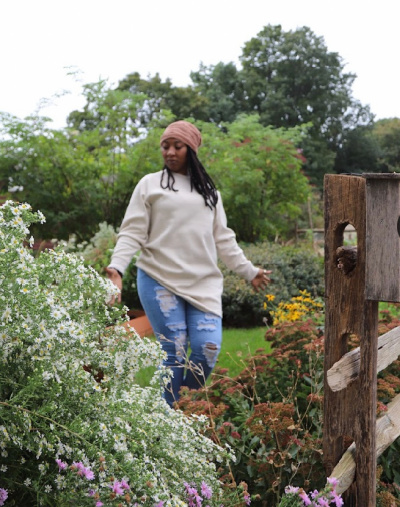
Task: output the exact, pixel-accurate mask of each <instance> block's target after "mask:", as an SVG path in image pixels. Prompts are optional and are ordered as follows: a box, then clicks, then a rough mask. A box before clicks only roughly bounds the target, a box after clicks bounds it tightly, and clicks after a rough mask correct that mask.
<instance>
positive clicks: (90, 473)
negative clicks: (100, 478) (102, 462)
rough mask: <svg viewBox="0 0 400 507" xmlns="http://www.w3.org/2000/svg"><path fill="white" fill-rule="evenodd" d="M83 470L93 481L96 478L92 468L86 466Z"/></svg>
mask: <svg viewBox="0 0 400 507" xmlns="http://www.w3.org/2000/svg"><path fill="white" fill-rule="evenodd" d="M82 472H83V476H84V477H85V479H87V480H88V481H92V480H93V479H94V473H93V472H92V470H90V468H84V469H83V470H82Z"/></svg>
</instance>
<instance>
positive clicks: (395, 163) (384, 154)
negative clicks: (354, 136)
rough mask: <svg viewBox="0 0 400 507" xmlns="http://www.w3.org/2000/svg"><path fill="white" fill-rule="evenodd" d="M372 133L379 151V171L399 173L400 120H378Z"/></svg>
mask: <svg viewBox="0 0 400 507" xmlns="http://www.w3.org/2000/svg"><path fill="white" fill-rule="evenodd" d="M372 132H373V136H374V138H375V139H376V141H377V143H378V145H379V147H380V150H381V151H380V156H379V165H380V169H381V171H382V172H400V118H388V119H384V120H379V121H377V122H376V123H375V125H374V128H373V131H372Z"/></svg>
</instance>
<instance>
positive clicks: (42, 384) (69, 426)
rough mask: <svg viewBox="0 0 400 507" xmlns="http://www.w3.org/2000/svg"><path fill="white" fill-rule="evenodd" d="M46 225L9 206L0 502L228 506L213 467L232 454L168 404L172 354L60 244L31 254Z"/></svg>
mask: <svg viewBox="0 0 400 507" xmlns="http://www.w3.org/2000/svg"><path fill="white" fill-rule="evenodd" d="M38 221H44V217H43V215H42V214H41V213H40V212H37V213H33V212H32V211H31V209H30V206H29V205H28V204H16V203H14V202H11V201H7V202H6V203H5V204H4V205H2V206H0V287H1V292H0V505H7V506H8V505H10V506H12V505H14V506H22V505H23V506H26V507H29V506H36V505H44V506H52V507H54V506H55V505H57V507H63V506H72V505H73V506H86V505H88V506H93V507H95V506H97V507H100V506H103V505H104V506H108V505H116V506H117V505H118V506H122V505H123V506H125V505H127V506H128V505H132V506H151V507H155V506H156V507H167V506H186V505H192V504H193V505H197V503H196V504H195V503H194V502H195V501H196V502H200V504H201V502H202V501H203V502H204V503H203V507H206V505H209V506H210V507H211V506H216V505H220V503H221V502H220V491H221V490H220V483H219V481H218V479H217V473H216V465H215V463H217V462H218V461H221V460H226V459H231V458H232V456H231V455H230V454H229V452H228V450H224V449H222V448H220V447H218V446H217V445H216V444H214V443H213V442H212V441H211V440H209V439H208V438H205V437H204V436H202V434H201V429H202V428H203V426H204V424H206V421H205V420H203V419H201V418H195V417H192V418H188V417H187V416H185V415H184V414H183V413H182V412H180V411H175V410H173V409H170V408H169V407H168V405H167V404H166V403H165V402H164V400H163V399H162V397H161V392H160V389H161V388H160V385H161V383H162V382H168V378H169V377H168V372H167V371H166V370H165V369H164V368H163V367H162V366H161V364H162V359H163V352H162V350H161V348H160V346H159V345H158V344H157V343H155V342H153V341H150V340H148V339H146V338H143V339H141V338H139V337H138V336H137V335H136V334H135V333H134V332H133V331H126V330H125V328H124V327H123V326H122V325H120V324H122V323H123V321H124V320H125V317H124V316H123V314H124V313H125V309H124V310H123V311H122V314H121V310H120V309H118V308H114V307H112V306H109V305H107V301H109V300H110V298H111V297H112V296H113V295H115V294H116V291H117V289H116V288H115V287H114V286H113V285H112V284H111V282H109V281H108V280H106V279H103V278H102V277H101V276H100V275H98V274H97V272H96V271H95V270H94V269H92V268H87V267H85V266H84V264H83V260H82V259H80V258H79V257H77V256H74V255H71V254H67V253H65V252H63V251H62V250H59V251H57V250H54V251H45V252H42V253H40V254H39V255H38V257H36V258H35V257H34V256H33V255H32V253H31V251H30V249H29V242H28V241H26V238H27V234H28V227H29V225H30V224H31V223H33V222H38ZM30 242H31V243H32V242H33V239H32V238H31V240H30ZM150 364H151V365H158V366H159V368H158V369H157V371H156V373H155V374H154V378H153V380H152V383H151V385H150V387H148V388H141V387H139V386H138V385H137V384H135V375H136V374H137V372H138V371H139V370H140V369H141V368H142V367H146V366H149V365H150Z"/></svg>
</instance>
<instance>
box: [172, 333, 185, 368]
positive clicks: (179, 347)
mask: <svg viewBox="0 0 400 507" xmlns="http://www.w3.org/2000/svg"><path fill="white" fill-rule="evenodd" d="M186 342H187V334H186V331H180V332H179V333H178V334H177V336H175V355H176V359H177V361H179V362H180V363H183V361H184V359H185V355H186Z"/></svg>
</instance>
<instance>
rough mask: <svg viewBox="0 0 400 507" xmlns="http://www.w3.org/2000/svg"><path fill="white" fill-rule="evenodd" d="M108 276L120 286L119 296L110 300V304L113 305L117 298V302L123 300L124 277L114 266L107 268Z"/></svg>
mask: <svg viewBox="0 0 400 507" xmlns="http://www.w3.org/2000/svg"><path fill="white" fill-rule="evenodd" d="M106 273H107V278H108V279H109V280H111V281H112V283H113V284H114V285H115V286H116V287H118V289H119V294H118V297H117V298H115V297H113V298H111V300H110V301H109V303H110V305H113V304H114V303H115V299H117V302H118V303H120V302H121V292H122V277H121V275H120V274H119V272H118V271H117V270H116V269H114V268H106Z"/></svg>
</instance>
